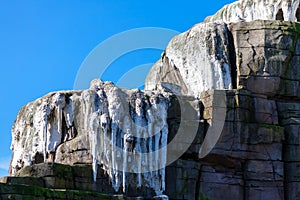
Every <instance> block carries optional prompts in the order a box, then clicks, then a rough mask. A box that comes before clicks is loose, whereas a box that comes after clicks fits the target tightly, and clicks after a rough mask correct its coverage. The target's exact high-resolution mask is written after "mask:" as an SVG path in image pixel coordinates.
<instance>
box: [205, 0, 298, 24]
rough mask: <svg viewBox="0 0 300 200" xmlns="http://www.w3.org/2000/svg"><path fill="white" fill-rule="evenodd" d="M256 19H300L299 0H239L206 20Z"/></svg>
mask: <svg viewBox="0 0 300 200" xmlns="http://www.w3.org/2000/svg"><path fill="white" fill-rule="evenodd" d="M254 20H284V21H291V22H295V21H300V9H299V0H270V1H266V0H239V1H236V2H234V3H231V4H228V5H226V6H224V7H223V8H222V9H221V10H219V11H218V12H217V13H216V14H215V15H213V16H210V17H207V18H206V19H205V22H215V21H223V22H225V23H230V22H239V21H246V22H250V21H254Z"/></svg>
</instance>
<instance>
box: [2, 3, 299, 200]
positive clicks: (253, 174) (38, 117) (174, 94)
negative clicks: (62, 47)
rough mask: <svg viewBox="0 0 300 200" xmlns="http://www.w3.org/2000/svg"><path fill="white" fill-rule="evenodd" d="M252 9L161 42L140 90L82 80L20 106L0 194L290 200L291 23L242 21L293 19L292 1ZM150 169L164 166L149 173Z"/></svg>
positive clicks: (293, 133) (295, 75)
mask: <svg viewBox="0 0 300 200" xmlns="http://www.w3.org/2000/svg"><path fill="white" fill-rule="evenodd" d="M251 2H252V3H251ZM264 3H266V1H258V0H256V1H239V2H238V3H234V4H231V5H229V6H227V7H226V8H224V9H223V10H221V11H220V12H219V13H217V15H215V16H213V17H212V18H210V19H208V20H210V21H215V20H220V19H221V20H223V21H225V22H226V23H228V22H231V21H232V20H233V19H234V17H238V18H240V20H242V21H244V20H245V21H247V22H238V23H231V24H226V23H224V22H218V23H201V24H198V25H196V26H194V27H193V28H192V29H191V30H189V31H187V32H185V33H183V34H180V35H179V36H176V37H175V38H173V39H172V40H171V42H170V43H169V45H168V46H167V47H166V49H165V51H164V53H163V54H162V58H160V59H159V61H158V62H157V63H156V64H155V65H154V66H153V68H152V69H151V71H150V72H149V74H148V76H147V80H146V82H145V86H146V89H149V90H151V91H140V90H127V89H120V88H117V87H115V86H114V85H113V84H112V83H110V82H105V83H104V82H102V81H100V80H94V81H92V83H91V87H90V89H89V90H84V91H62V92H56V93H51V94H48V95H46V96H45V97H42V98H40V99H38V100H36V101H34V102H32V103H29V104H28V105H26V106H25V107H24V108H22V109H21V110H20V112H19V115H18V117H17V120H16V123H15V125H14V128H13V143H12V149H13V151H14V155H13V159H12V163H11V171H10V173H11V174H14V175H15V176H19V177H16V179H14V178H10V177H7V178H3V179H2V180H0V181H2V182H5V183H6V185H3V184H0V195H2V197H3V198H13V197H10V196H9V195H16V196H15V197H14V198H17V199H18V198H21V195H23V196H25V197H26V198H27V197H28V198H33V199H34V198H41V199H53V198H54V199H82V194H81V191H82V190H84V191H86V193H85V194H84V195H87V197H91V196H92V197H91V198H92V199H93V198H96V196H97V195H98V194H99V192H102V193H109V194H117V195H113V197H111V198H112V199H151V198H152V199H168V198H170V199H207V198H214V199H249V200H250V199H251V200H252V199H254V200H256V199H257V200H259V199H299V195H300V184H299V183H300V175H299V170H298V168H299V162H300V156H299V155H300V153H299V152H300V149H299V145H300V139H299V137H300V136H299V126H300V103H299V98H300V89H299V88H300V87H299V81H300V68H299V62H300V59H299V58H300V42H299V41H300V39H299V38H300V37H299V36H300V26H299V24H298V23H294V22H282V21H274V20H272V21H271V20H265V21H263V20H257V21H251V20H253V19H260V18H263V19H274V17H281V16H280V15H281V14H283V16H282V19H284V20H288V21H294V20H293V19H295V16H296V15H299V13H298V14H296V13H295V12H296V10H297V8H298V7H299V1H298V0H297V1H287V0H285V1H284V0H282V1H277V2H273V3H274V5H273V4H270V2H269V4H270V5H272V6H270V5H269V4H268V5H265V4H264ZM289 3H293V5H288V4H289ZM251 6H252V7H251ZM257 6H261V7H257ZM250 8H256V9H255V10H251V9H250ZM271 8H272V9H274V10H273V11H272V12H271V11H270V9H271ZM286 8H289V9H290V10H284V9H286ZM262 9H264V13H262ZM280 9H283V11H282V13H281V11H280ZM228 11H229V12H228ZM277 11H278V13H277ZM239 12H241V13H239ZM249 14H251V16H249ZM278 14H279V15H278ZM297 17H298V16H297ZM243 18H245V19H243ZM240 20H239V21H240ZM248 21H251V22H248ZM174 141H176V142H174ZM161 149H163V150H165V151H163V153H161V154H159V156H158V155H155V154H156V153H157V152H159V151H157V150H161ZM139 153H144V154H143V156H141V154H139ZM151 153H153V154H154V156H153V157H147V156H148V154H151ZM153 154H152V155H153ZM145 158H146V159H145ZM133 159H138V162H133V161H132V160H133ZM45 162H50V163H45ZM53 162H55V163H53ZM159 162H160V163H163V164H165V165H166V164H168V166H167V167H166V168H165V165H162V167H160V168H159V169H155V170H153V166H154V165H155V163H159ZM56 163H60V164H56ZM61 164H66V165H61ZM139 170H146V171H145V172H143V173H136V172H140V171H139ZM147 170H148V171H147ZM134 172H135V173H134ZM29 176H30V177H29ZM22 177H23V178H22ZM34 177H38V178H34ZM32 178H33V179H32ZM36 180H38V181H37V182H35V181H36ZM21 184H26V185H27V184H28V185H38V186H39V187H40V188H39V189H38V190H37V191H34V192H32V191H30V188H31V189H32V188H33V186H31V187H29V186H27V187H22V186H23V185H21ZM43 184H44V185H43ZM8 186H15V188H14V187H12V188H10V187H8ZM42 187H48V189H47V188H42ZM53 188H56V190H54V189H53ZM66 189H68V191H67V190H66ZM60 190H62V191H60ZM164 190H165V192H164V194H165V195H167V196H165V195H164V194H163V191H164ZM78 191H80V192H78ZM93 194H95V195H94V196H93ZM96 194H97V195H96ZM97 197H99V196H97ZM101 198H102V197H100V199H101Z"/></svg>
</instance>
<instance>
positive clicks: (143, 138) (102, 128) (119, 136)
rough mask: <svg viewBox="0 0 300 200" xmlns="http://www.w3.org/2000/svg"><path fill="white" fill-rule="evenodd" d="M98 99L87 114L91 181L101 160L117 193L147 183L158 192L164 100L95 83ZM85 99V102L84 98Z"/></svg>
mask: <svg viewBox="0 0 300 200" xmlns="http://www.w3.org/2000/svg"><path fill="white" fill-rule="evenodd" d="M92 85H93V87H94V90H95V91H96V98H95V99H97V102H96V103H95V108H94V109H95V110H94V112H93V113H92V115H91V117H90V124H89V132H90V133H91V134H90V141H91V143H90V145H91V147H90V149H91V150H92V154H93V171H94V180H95V181H96V177H97V166H98V165H99V164H101V165H102V166H103V167H104V170H106V172H107V173H108V174H109V177H110V180H111V182H112V185H113V188H114V189H115V191H118V190H119V189H120V187H121V186H122V188H123V192H126V188H127V187H128V185H127V184H128V182H129V181H128V179H130V180H131V182H132V180H134V181H133V182H135V185H136V187H141V186H142V185H146V186H148V187H150V188H153V189H154V191H155V192H156V193H157V194H161V193H162V191H164V189H165V180H164V178H165V170H164V166H165V164H166V151H165V150H162V149H164V148H163V147H166V145H167V136H168V126H167V121H166V119H167V109H168V100H167V98H166V97H164V96H162V95H161V94H158V93H150V94H147V93H146V92H142V91H139V90H133V91H130V90H127V91H125V90H121V89H119V88H117V87H114V86H113V87H106V86H105V84H104V85H103V83H102V82H99V81H98V82H97V81H95V82H94V83H93V84H92ZM85 101H88V99H86V100H85Z"/></svg>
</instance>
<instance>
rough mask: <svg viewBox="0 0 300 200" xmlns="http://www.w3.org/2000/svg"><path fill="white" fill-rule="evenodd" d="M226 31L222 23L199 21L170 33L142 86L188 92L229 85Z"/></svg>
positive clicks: (196, 93)
mask: <svg viewBox="0 0 300 200" xmlns="http://www.w3.org/2000/svg"><path fill="white" fill-rule="evenodd" d="M228 33H229V31H228V28H227V26H226V25H225V24H224V23H221V24H217V23H209V24H207V23H202V24H197V25H195V26H193V27H192V28H191V29H190V30H188V31H187V32H185V33H182V34H180V35H178V36H176V37H174V38H173V39H172V40H171V42H170V43H169V45H168V46H167V47H166V49H165V51H164V53H163V56H162V57H161V59H160V60H159V61H158V62H157V63H156V64H155V65H154V66H153V67H152V69H151V70H150V72H149V74H148V75H147V78H146V81H145V89H146V90H153V89H158V88H160V87H164V88H167V89H168V90H170V91H172V92H173V93H175V94H179V95H182V94H183V95H191V96H199V95H200V93H201V92H203V91H206V90H210V89H232V81H231V72H230V69H231V66H230V65H231V63H230V59H231V57H230V48H231V46H230V45H229V44H230V43H229V41H230V39H229V38H230V35H228Z"/></svg>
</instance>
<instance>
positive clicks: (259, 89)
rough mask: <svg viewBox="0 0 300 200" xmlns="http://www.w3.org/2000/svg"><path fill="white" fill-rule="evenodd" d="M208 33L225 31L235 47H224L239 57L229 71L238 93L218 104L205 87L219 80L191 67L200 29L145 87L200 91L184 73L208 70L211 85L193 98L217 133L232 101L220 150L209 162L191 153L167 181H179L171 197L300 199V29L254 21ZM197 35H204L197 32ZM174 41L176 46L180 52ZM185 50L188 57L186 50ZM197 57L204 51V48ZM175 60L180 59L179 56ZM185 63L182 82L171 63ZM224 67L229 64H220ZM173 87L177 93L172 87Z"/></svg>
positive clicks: (178, 42) (176, 165)
mask: <svg viewBox="0 0 300 200" xmlns="http://www.w3.org/2000/svg"><path fill="white" fill-rule="evenodd" d="M197 26H199V25H196V27H197ZM206 26H207V27H209V28H208V29H209V30H210V33H213V32H218V30H219V28H217V27H225V28H223V30H225V31H224V32H223V35H227V37H218V41H224V40H226V41H227V42H222V45H227V46H226V47H222V46H218V47H217V48H218V49H223V50H225V51H223V54H217V55H230V56H231V57H230V58H228V57H229V56H227V62H226V63H227V64H228V66H230V70H228V73H229V74H230V77H231V80H232V82H231V83H232V87H233V88H235V89H227V90H226V91H223V92H224V93H223V95H221V96H218V97H214V98H213V97H212V96H213V95H212V94H213V93H216V92H218V91H219V92H221V94H222V90H216V89H217V88H216V87H215V88H214V87H213V86H211V89H214V90H212V91H214V92H213V93H210V92H208V93H203V91H206V90H207V88H204V87H203V85H205V81H208V80H218V79H211V77H213V76H211V75H208V74H206V73H207V71H206V72H204V73H201V72H200V70H201V68H203V65H201V63H199V64H198V65H197V64H194V65H192V64H189V65H188V64H187V63H190V62H189V59H191V58H192V57H190V58H188V56H186V55H187V54H188V52H189V51H188V50H185V49H187V48H188V47H184V46H185V44H186V43H189V41H197V39H194V36H195V35H197V34H198V35H200V34H202V32H203V31H200V29H198V33H194V34H193V35H189V34H188V33H189V32H186V33H184V34H182V35H181V36H178V37H177V38H175V39H173V40H172V41H171V42H170V44H169V45H168V46H167V48H166V51H165V54H164V55H163V56H162V58H161V59H160V60H159V61H158V63H156V65H155V66H154V67H153V68H152V70H151V71H150V73H149V75H148V77H147V80H146V83H145V85H146V86H147V87H150V86H153V85H156V86H155V87H157V88H158V87H160V85H163V86H165V87H167V88H168V89H169V90H171V91H175V93H176V92H177V93H180V92H179V91H178V90H177V91H176V90H174V88H172V85H181V84H182V83H184V85H189V84H191V85H193V84H195V83H194V82H193V81H190V82H189V80H188V79H184V78H182V77H183V76H184V73H180V70H182V71H183V70H186V71H189V69H191V71H193V70H194V68H200V69H197V70H199V71H198V73H197V75H198V77H199V79H200V80H202V79H205V81H202V82H203V83H204V84H203V85H201V86H198V88H200V89H199V90H197V89H193V90H186V91H187V92H186V93H187V94H190V95H194V96H195V97H197V98H199V99H201V101H202V103H203V105H204V112H203V119H204V120H206V121H207V122H208V131H209V129H210V128H211V127H210V125H212V123H211V121H210V120H211V119H213V118H215V117H213V113H214V112H215V113H216V112H218V111H217V110H216V109H218V107H219V106H220V99H223V97H224V96H226V98H225V99H226V106H225V108H226V118H225V123H224V127H223V128H222V129H221V132H222V133H221V134H220V138H219V139H218V142H217V143H216V145H215V146H214V147H213V148H212V151H210V153H209V154H208V155H207V156H205V157H204V158H202V157H200V159H197V158H195V157H193V153H192V151H190V152H189V151H187V152H186V153H185V154H184V155H183V156H182V157H181V158H180V159H179V160H177V161H176V162H175V163H173V165H171V166H169V167H168V168H167V174H168V172H169V171H171V172H169V173H170V175H167V177H172V176H171V174H176V176H173V177H174V178H169V179H172V181H171V183H174V182H176V184H175V185H174V184H171V183H169V182H168V181H167V191H166V192H167V194H174V193H173V191H181V193H180V194H179V193H176V195H170V197H171V198H174V199H197V198H200V197H201V196H202V197H203V196H206V197H211V198H215V199H297V198H298V195H299V192H300V183H299V181H300V180H299V179H298V178H297V177H298V175H299V173H298V172H297V167H296V166H298V164H299V161H300V160H299V159H298V158H297V157H298V156H297V154H298V153H299V151H298V150H297V146H298V145H299V144H298V142H297V140H298V139H297V138H298V131H297V130H298V129H297V127H298V125H299V121H298V118H299V116H298V114H297V113H298V112H299V109H298V104H299V89H298V88H299V87H298V84H299V80H300V77H299V76H298V74H299V71H300V69H299V68H298V67H297V66H298V65H299V61H298V59H297V58H298V56H299V53H300V52H299V44H300V43H299V41H300V40H299V34H300V32H299V30H300V29H299V28H300V27H299V24H297V23H292V22H281V21H253V22H248V23H246V22H239V23H236V24H229V25H226V24H214V25H212V26H209V25H206ZM211 27H213V30H212V31H211ZM191 30H194V31H195V30H197V29H195V27H193V28H192V29H191ZM226 31H227V32H226ZM206 33H208V31H207V32H206ZM204 36H206V38H210V37H213V36H212V35H211V34H206V35H205V34H203V35H202V36H201V37H204ZM178 38H179V39H181V40H179V39H178ZM216 40H217V39H215V41H216ZM174 41H176V45H173V44H174ZM199 41H201V40H199ZM204 43H205V42H204ZM210 43H211V42H210ZM212 43H213V42H212ZM189 44H190V43H189ZM194 44H197V43H196V42H195V43H194ZM202 44H203V42H201V44H199V45H198V46H200V45H202ZM195 46H197V45H195ZM211 46H214V45H211ZM182 47H184V48H185V49H184V50H182ZM207 47H209V46H207ZM194 49H196V51H197V48H196V47H194ZM207 49H208V48H207ZM168 52H177V53H176V54H173V55H172V54H168ZM202 52H203V51H202ZM215 52H218V51H215ZM224 52H225V53H224ZM206 55H207V54H206ZM206 55H205V54H199V53H198V54H195V55H194V57H197V56H199V57H198V59H197V60H205V58H206V57H205V56H206ZM182 57H183V59H181V58H182ZM178 58H180V59H181V60H184V61H186V62H181V63H180V62H177V63H178V64H177V65H176V66H177V68H176V70H173V71H176V72H178V73H177V74H176V75H174V74H175V73H170V72H169V71H171V68H170V62H166V60H176V59H178ZM219 58H221V57H219ZM224 60H225V59H224V57H222V58H221V59H220V60H219V61H218V62H222V61H224ZM173 62H174V61H173ZM174 63H175V62H174ZM205 66H206V67H208V68H209V67H210V69H212V68H213V63H212V62H208V64H206V65H205ZM187 68H188V69H187ZM194 71H195V70H194ZM165 72H167V73H165ZM171 72H172V71H171ZM156 74H159V75H156ZM199 74H200V75H199ZM212 74H214V73H212ZM155 75H156V76H155ZM153 77H155V78H154V79H153ZM178 77H180V78H178ZM147 81H149V82H147ZM165 82H170V83H172V85H171V86H170V87H169V85H168V84H166V83H165ZM200 82H201V81H200ZM212 82H213V81H212ZM198 84H199V83H198ZM195 87H197V86H195ZM186 88H187V87H186ZM222 89H224V88H222ZM191 91H193V92H191ZM212 99H214V100H212ZM216 101H217V102H216ZM202 134H203V136H204V135H206V136H205V138H204V140H202V141H205V140H210V141H212V140H213V139H212V138H210V134H208V133H206V132H205V130H204V132H203V131H202ZM200 135H201V134H200ZM209 138H210V139H209ZM202 145H204V142H203V143H202ZM196 149H197V148H196ZM198 149H199V147H198ZM200 153H201V152H200V151H198V154H200ZM191 158H193V159H192V160H191ZM175 177H176V178H175ZM167 179H168V178H167ZM168 186H169V187H168ZM191 186H193V187H191ZM170 188H171V189H170ZM216 191H217V192H216Z"/></svg>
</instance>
